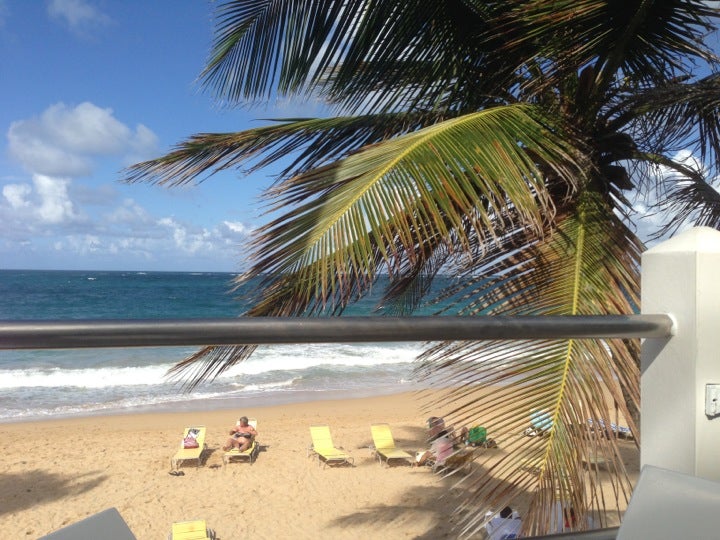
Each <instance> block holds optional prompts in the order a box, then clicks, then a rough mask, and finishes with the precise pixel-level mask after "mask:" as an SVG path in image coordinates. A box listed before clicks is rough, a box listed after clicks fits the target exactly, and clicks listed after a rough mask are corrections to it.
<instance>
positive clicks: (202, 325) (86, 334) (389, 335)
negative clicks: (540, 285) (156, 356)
mask: <svg viewBox="0 0 720 540" xmlns="http://www.w3.org/2000/svg"><path fill="white" fill-rule="evenodd" d="M672 331H673V322H672V319H671V318H670V317H669V316H667V315H612V316H607V315H605V316H558V317H542V316H527V317H504V316H487V317H332V318H312V319H311V318H277V317H273V318H263V317H257V318H254V317H248V318H238V319H178V320H63V321H0V349H77V348H93V347H154V346H176V345H243V344H253V345H259V344H277V343H358V342H399V341H444V340H489V339H505V340H518V339H584V338H588V339H597V338H667V337H670V336H671V335H672Z"/></svg>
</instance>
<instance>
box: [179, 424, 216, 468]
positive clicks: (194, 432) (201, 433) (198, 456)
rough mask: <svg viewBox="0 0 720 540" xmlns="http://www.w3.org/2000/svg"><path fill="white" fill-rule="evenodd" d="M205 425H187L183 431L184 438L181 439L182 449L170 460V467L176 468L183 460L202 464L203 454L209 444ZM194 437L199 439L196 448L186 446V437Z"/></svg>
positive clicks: (198, 464)
mask: <svg viewBox="0 0 720 540" xmlns="http://www.w3.org/2000/svg"><path fill="white" fill-rule="evenodd" d="M205 433H206V430H205V426H194V427H186V428H185V431H184V432H183V438H182V439H181V440H180V449H179V450H178V451H177V452H176V453H175V455H174V456H173V457H172V459H171V460H170V468H171V469H176V470H177V468H178V467H179V466H180V464H181V463H182V462H183V461H192V460H195V461H196V462H197V466H198V467H199V466H200V462H201V460H202V454H203V452H204V451H205V448H206V447H207V445H206V444H205ZM188 437H193V438H194V439H195V440H196V441H197V447H196V448H185V439H187V438H188Z"/></svg>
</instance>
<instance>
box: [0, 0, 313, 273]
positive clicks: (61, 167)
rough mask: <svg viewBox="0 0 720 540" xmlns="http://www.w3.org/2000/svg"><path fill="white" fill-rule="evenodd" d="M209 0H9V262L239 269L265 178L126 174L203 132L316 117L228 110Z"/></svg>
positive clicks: (5, 32) (1, 95) (1, 22)
mask: <svg viewBox="0 0 720 540" xmlns="http://www.w3.org/2000/svg"><path fill="white" fill-rule="evenodd" d="M213 9H214V6H213V3H212V2H210V1H208V0H152V1H146V0H124V1H122V2H117V1H114V0H0V80H2V81H3V82H2V85H1V86H0V103H1V105H0V133H2V135H3V137H2V139H0V141H1V142H0V223H2V225H0V268H4V269H56V270H71V269H77V270H145V271H152V270H162V271H175V270H177V271H216V272H237V271H242V270H243V269H244V268H245V262H244V260H243V256H242V254H243V249H242V244H243V242H244V241H245V239H246V238H247V236H248V234H249V233H250V231H252V230H253V228H255V227H257V226H258V225H259V224H261V223H262V222H263V209H262V208H263V207H262V204H261V201H260V200H259V199H258V196H259V194H260V192H261V190H262V189H263V188H264V187H267V186H268V185H269V184H270V183H271V181H272V177H271V176H270V173H265V172H261V173H256V174H254V175H253V176H252V177H245V176H243V175H242V174H240V173H238V172H233V171H228V172H226V173H219V174H217V175H215V176H213V177H212V178H211V179H209V180H207V181H205V182H202V183H200V184H199V185H196V186H188V187H184V188H172V189H168V188H163V187H159V186H151V185H147V184H132V185H128V184H124V183H122V182H121V171H122V170H123V168H125V167H127V166H129V165H131V164H133V163H136V162H138V161H141V160H144V159H149V158H153V157H158V156H160V155H162V154H163V153H165V152H167V151H169V150H170V149H171V148H172V147H173V146H174V145H175V144H177V143H179V142H180V141H182V140H183V139H185V138H186V137H188V136H190V135H192V134H193V133H198V132H225V131H240V130H243V129H248V128H251V127H259V126H261V125H264V124H265V123H266V122H263V121H260V120H258V119H260V118H273V117H290V116H298V115H313V114H315V115H316V114H318V113H317V112H316V111H312V110H308V109H309V108H311V107H312V105H308V104H305V105H302V106H301V105H297V104H288V103H287V102H281V101H277V102H272V103H268V104H267V105H266V106H264V107H263V108H262V110H257V109H253V110H248V109H246V108H243V109H237V108H235V109H229V108H222V107H219V106H218V105H217V104H216V103H215V102H214V101H213V99H212V96H210V95H209V94H208V93H207V92H203V91H202V89H201V88H200V85H199V84H198V82H197V78H198V75H199V74H200V72H201V71H202V69H203V67H204V65H205V61H206V59H207V56H208V54H209V52H210V47H211V45H212V30H213V20H212V16H213Z"/></svg>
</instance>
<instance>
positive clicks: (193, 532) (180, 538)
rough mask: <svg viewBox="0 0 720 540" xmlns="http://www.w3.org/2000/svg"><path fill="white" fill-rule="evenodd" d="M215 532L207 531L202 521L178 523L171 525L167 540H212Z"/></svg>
mask: <svg viewBox="0 0 720 540" xmlns="http://www.w3.org/2000/svg"><path fill="white" fill-rule="evenodd" d="M214 539H215V532H214V531H213V530H212V529H209V528H208V526H207V524H206V523H205V520H204V519H196V520H195V521H178V522H176V523H173V524H172V532H171V533H170V535H169V536H168V540H214Z"/></svg>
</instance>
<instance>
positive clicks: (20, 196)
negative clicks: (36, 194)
mask: <svg viewBox="0 0 720 540" xmlns="http://www.w3.org/2000/svg"><path fill="white" fill-rule="evenodd" d="M2 193H3V197H5V199H6V200H7V201H8V203H10V207H11V208H13V209H20V208H28V207H29V206H30V201H28V200H27V198H28V196H29V195H30V194H31V193H32V188H31V187H30V186H28V185H27V184H8V185H6V186H3V190H2Z"/></svg>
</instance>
